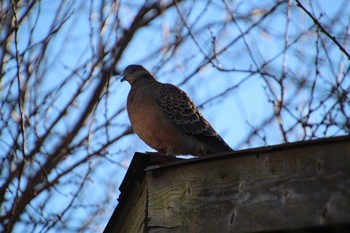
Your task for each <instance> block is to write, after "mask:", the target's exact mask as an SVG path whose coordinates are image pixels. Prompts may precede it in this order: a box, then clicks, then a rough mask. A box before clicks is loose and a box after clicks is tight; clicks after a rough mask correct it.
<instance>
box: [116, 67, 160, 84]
mask: <svg viewBox="0 0 350 233" xmlns="http://www.w3.org/2000/svg"><path fill="white" fill-rule="evenodd" d="M143 78H146V79H151V80H154V78H153V76H152V75H151V73H150V72H148V70H146V69H145V68H144V67H143V66H141V65H129V66H128V67H126V68H125V70H124V71H123V78H122V79H121V80H120V81H121V82H123V81H128V82H129V83H130V84H133V83H134V82H135V81H137V80H140V79H143Z"/></svg>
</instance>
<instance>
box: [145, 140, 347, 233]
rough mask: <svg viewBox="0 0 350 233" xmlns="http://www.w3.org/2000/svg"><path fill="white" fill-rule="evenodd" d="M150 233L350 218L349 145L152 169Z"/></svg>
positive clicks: (308, 223) (225, 229) (266, 227)
mask: <svg viewBox="0 0 350 233" xmlns="http://www.w3.org/2000/svg"><path fill="white" fill-rule="evenodd" d="M146 178H147V186H148V197H149V198H148V210H147V211H148V220H149V221H148V229H149V232H152V233H153V232H204V233H205V232H254V231H269V230H281V229H283V230H287V229H296V228H305V227H310V226H320V225H327V224H344V223H345V224H349V223H350V143H349V142H347V141H345V142H334V143H331V144H329V143H328V144H324V145H322V144H318V145H310V146H306V147H301V148H298V147H297V148H289V149H288V150H280V151H275V152H267V153H262V154H256V155H254V156H247V157H237V158H229V159H227V158H225V159H223V160H214V161H208V162H206V161H202V162H200V163H192V164H183V165H181V166H174V167H167V168H162V169H154V170H151V171H147V173H146Z"/></svg>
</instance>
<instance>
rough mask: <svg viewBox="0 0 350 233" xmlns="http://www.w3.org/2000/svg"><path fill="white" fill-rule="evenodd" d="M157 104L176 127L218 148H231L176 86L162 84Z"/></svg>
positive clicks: (224, 149) (225, 149)
mask: <svg viewBox="0 0 350 233" xmlns="http://www.w3.org/2000/svg"><path fill="white" fill-rule="evenodd" d="M158 104H159V105H160V107H161V108H162V109H163V111H164V112H165V113H166V115H167V117H168V118H169V119H170V120H171V121H172V122H173V123H174V124H175V125H176V126H177V128H178V129H180V130H182V131H183V132H185V133H187V134H192V135H194V136H195V137H197V138H198V139H200V140H201V141H203V142H205V143H208V144H210V145H212V146H213V147H215V148H217V149H219V150H222V151H228V150H232V149H231V148H230V147H229V146H228V145H227V144H226V143H225V141H224V140H223V139H222V138H221V137H220V135H219V134H218V133H217V132H216V131H215V130H214V129H213V127H211V125H210V124H209V122H208V121H207V120H205V119H204V117H203V116H202V114H201V113H200V112H199V110H198V108H197V107H196V106H195V105H194V103H193V102H192V101H191V99H190V98H189V97H188V96H187V94H186V93H185V92H184V91H182V90H181V89H179V88H178V87H176V86H174V85H172V84H162V87H161V90H160V96H159V99H158Z"/></svg>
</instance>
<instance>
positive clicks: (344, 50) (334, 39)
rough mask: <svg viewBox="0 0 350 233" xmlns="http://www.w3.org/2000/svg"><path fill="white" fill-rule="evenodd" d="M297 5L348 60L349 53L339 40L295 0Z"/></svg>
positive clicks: (349, 57)
mask: <svg viewBox="0 0 350 233" xmlns="http://www.w3.org/2000/svg"><path fill="white" fill-rule="evenodd" d="M296 3H297V6H298V7H300V8H301V9H302V10H303V11H304V12H305V13H306V14H307V15H308V16H309V17H310V18H311V19H312V20H313V21H314V23H315V24H316V25H317V26H318V27H319V28H320V29H321V32H323V33H324V34H326V36H328V37H329V38H330V39H331V40H332V41H333V42H334V43H335V44H336V45H337V46H338V48H339V49H340V50H341V51H342V52H343V53H344V54H345V55H346V56H347V57H348V59H349V60H350V54H349V53H348V52H347V51H346V49H345V48H344V47H343V46H342V45H341V44H340V43H339V41H338V40H337V39H336V38H335V36H332V35H331V34H330V33H329V32H328V31H327V30H326V29H325V28H324V27H323V26H322V24H321V23H320V22H319V21H318V20H317V19H316V18H315V17H314V16H313V15H312V14H311V13H310V12H309V11H308V10H307V9H306V8H305V7H304V6H303V5H302V4H301V3H300V2H299V0H296Z"/></svg>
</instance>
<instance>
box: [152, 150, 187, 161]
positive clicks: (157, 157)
mask: <svg viewBox="0 0 350 233" xmlns="http://www.w3.org/2000/svg"><path fill="white" fill-rule="evenodd" d="M146 154H148V155H150V158H151V162H152V163H165V162H171V161H176V160H179V159H180V158H176V156H175V155H168V154H163V153H159V152H150V151H146Z"/></svg>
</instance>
